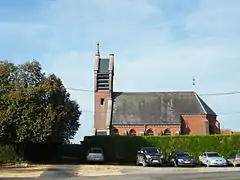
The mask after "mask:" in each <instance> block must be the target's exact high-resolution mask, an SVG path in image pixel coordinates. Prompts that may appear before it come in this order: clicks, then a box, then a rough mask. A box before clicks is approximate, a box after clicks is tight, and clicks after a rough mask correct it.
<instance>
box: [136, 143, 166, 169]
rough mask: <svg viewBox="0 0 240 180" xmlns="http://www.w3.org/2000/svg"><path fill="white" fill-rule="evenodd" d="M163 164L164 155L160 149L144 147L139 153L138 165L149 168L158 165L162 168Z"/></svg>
mask: <svg viewBox="0 0 240 180" xmlns="http://www.w3.org/2000/svg"><path fill="white" fill-rule="evenodd" d="M162 163H163V153H162V152H161V150H160V149H158V148H155V147H144V148H141V149H140V151H138V152H137V158H136V165H142V166H148V165H157V166H160V165H162Z"/></svg>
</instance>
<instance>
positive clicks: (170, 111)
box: [112, 92, 216, 125]
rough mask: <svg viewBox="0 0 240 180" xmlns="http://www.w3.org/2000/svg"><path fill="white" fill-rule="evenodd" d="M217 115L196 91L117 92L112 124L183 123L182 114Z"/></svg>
mask: <svg viewBox="0 0 240 180" xmlns="http://www.w3.org/2000/svg"><path fill="white" fill-rule="evenodd" d="M183 114H188V115H203V114H204V115H205V114H206V115H207V114H208V115H216V113H215V112H214V111H213V110H212V109H211V108H210V107H209V106H208V105H207V104H206V103H205V102H204V101H203V100H202V99H201V98H200V97H199V96H198V95H197V94H196V93H195V92H114V93H113V112H112V124H113V125H150V124H152V125H161V124H180V123H181V119H180V115H183Z"/></svg>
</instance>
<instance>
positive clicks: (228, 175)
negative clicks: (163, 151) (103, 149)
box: [0, 165, 240, 180]
mask: <svg viewBox="0 0 240 180" xmlns="http://www.w3.org/2000/svg"><path fill="white" fill-rule="evenodd" d="M35 171H37V173H36V172H35ZM1 172H3V171H0V174H1V176H0V179H1V180H5V179H8V180H10V179H19V178H21V179H24V180H27V179H43V180H47V179H49V180H50V179H69V180H75V179H79V178H80V179H81V180H85V179H86V180H91V179H94V180H97V179H99V180H108V179H109V180H110V179H113V178H114V179H117V180H121V179H126V178H131V179H136V180H157V179H158V180H175V179H178V180H183V179H184V180H185V179H189V180H191V179H193V180H203V179H204V180H206V179H208V180H216V179H218V180H223V179H228V180H239V177H240V168H239V167H238V168H233V167H225V168H214V167H211V168H206V167H200V168H169V167H141V166H140V167H139V166H114V165H53V166H49V167H44V168H43V167H42V169H41V168H40V170H39V169H36V170H32V171H29V170H25V171H24V170H21V171H17V170H16V171H15V172H14V170H11V172H9V173H8V175H7V176H4V175H3V174H2V173H1ZM33 172H34V173H33ZM5 175H6V172H5ZM9 178H10V179H9Z"/></svg>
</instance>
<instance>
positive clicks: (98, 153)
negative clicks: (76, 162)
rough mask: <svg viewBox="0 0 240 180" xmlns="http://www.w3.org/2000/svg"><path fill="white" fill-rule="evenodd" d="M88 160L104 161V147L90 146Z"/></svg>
mask: <svg viewBox="0 0 240 180" xmlns="http://www.w3.org/2000/svg"><path fill="white" fill-rule="evenodd" d="M86 158H87V162H104V156H103V150H102V148H98V147H96V148H90V149H89V150H88V153H87V157H86Z"/></svg>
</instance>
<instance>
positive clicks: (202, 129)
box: [181, 115, 220, 135]
mask: <svg viewBox="0 0 240 180" xmlns="http://www.w3.org/2000/svg"><path fill="white" fill-rule="evenodd" d="M181 122H182V126H181V132H182V134H189V135H197V134H220V123H219V122H218V121H217V120H216V116H206V115H182V116H181Z"/></svg>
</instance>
